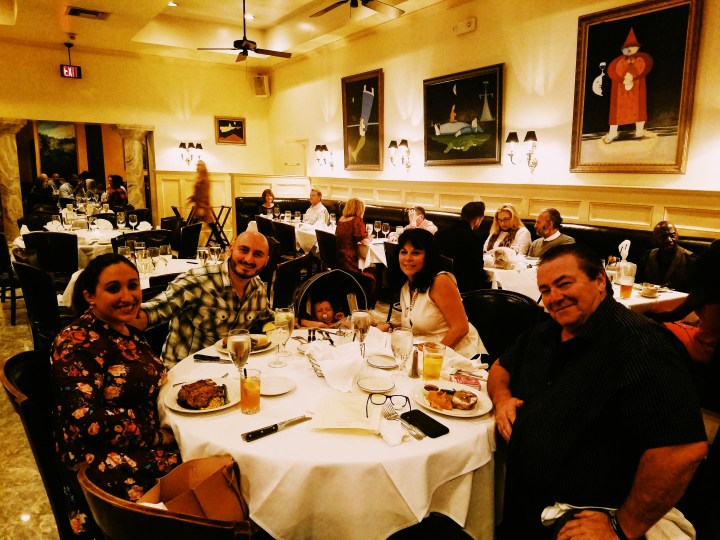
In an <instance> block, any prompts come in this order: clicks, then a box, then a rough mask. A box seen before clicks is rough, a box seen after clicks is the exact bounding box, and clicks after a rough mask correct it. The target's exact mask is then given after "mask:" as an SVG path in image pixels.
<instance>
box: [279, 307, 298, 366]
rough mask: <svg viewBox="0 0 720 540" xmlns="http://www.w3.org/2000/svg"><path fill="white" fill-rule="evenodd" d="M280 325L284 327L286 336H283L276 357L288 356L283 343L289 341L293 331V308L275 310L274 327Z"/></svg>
mask: <svg viewBox="0 0 720 540" xmlns="http://www.w3.org/2000/svg"><path fill="white" fill-rule="evenodd" d="M282 325H285V327H286V330H287V336H283V338H284V339H283V340H282V349H278V356H290V353H289V352H288V351H287V350H286V349H285V343H287V340H288V339H290V336H292V333H293V330H294V329H295V311H294V310H293V308H291V307H287V308H277V309H276V310H275V327H276V328H277V327H278V326H282Z"/></svg>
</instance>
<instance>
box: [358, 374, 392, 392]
mask: <svg viewBox="0 0 720 540" xmlns="http://www.w3.org/2000/svg"><path fill="white" fill-rule="evenodd" d="M357 385H358V386H359V387H360V388H361V389H362V390H365V391H366V392H370V393H371V394H383V393H385V392H389V391H390V390H392V389H393V388H395V383H394V382H393V381H392V380H390V379H387V378H385V377H363V378H362V379H359V380H358V382H357Z"/></svg>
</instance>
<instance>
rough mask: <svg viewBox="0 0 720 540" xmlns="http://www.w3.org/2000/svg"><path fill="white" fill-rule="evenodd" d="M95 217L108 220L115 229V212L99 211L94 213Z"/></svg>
mask: <svg viewBox="0 0 720 540" xmlns="http://www.w3.org/2000/svg"><path fill="white" fill-rule="evenodd" d="M95 218H96V219H104V220H105V221H109V222H110V223H111V224H112V226H113V229H117V214H115V213H112V214H111V213H109V212H107V213H103V212H101V213H99V214H95Z"/></svg>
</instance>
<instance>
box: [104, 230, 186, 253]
mask: <svg viewBox="0 0 720 540" xmlns="http://www.w3.org/2000/svg"><path fill="white" fill-rule="evenodd" d="M171 235H172V233H171V231H168V230H166V229H152V230H149V231H136V232H130V233H125V234H121V235H120V236H115V237H113V238H111V239H110V242H111V243H112V247H113V251H114V252H115V253H117V250H118V248H119V247H120V246H124V245H126V243H127V241H128V240H133V241H135V242H145V247H159V246H166V245H168V244H170V236H171Z"/></svg>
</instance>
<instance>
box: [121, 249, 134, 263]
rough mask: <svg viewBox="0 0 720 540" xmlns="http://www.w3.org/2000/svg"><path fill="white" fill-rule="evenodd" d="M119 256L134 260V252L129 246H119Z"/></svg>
mask: <svg viewBox="0 0 720 540" xmlns="http://www.w3.org/2000/svg"><path fill="white" fill-rule="evenodd" d="M118 255H122V256H123V257H125V258H126V259H129V260H132V258H133V256H132V250H131V249H130V248H129V247H127V246H119V247H118Z"/></svg>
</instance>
